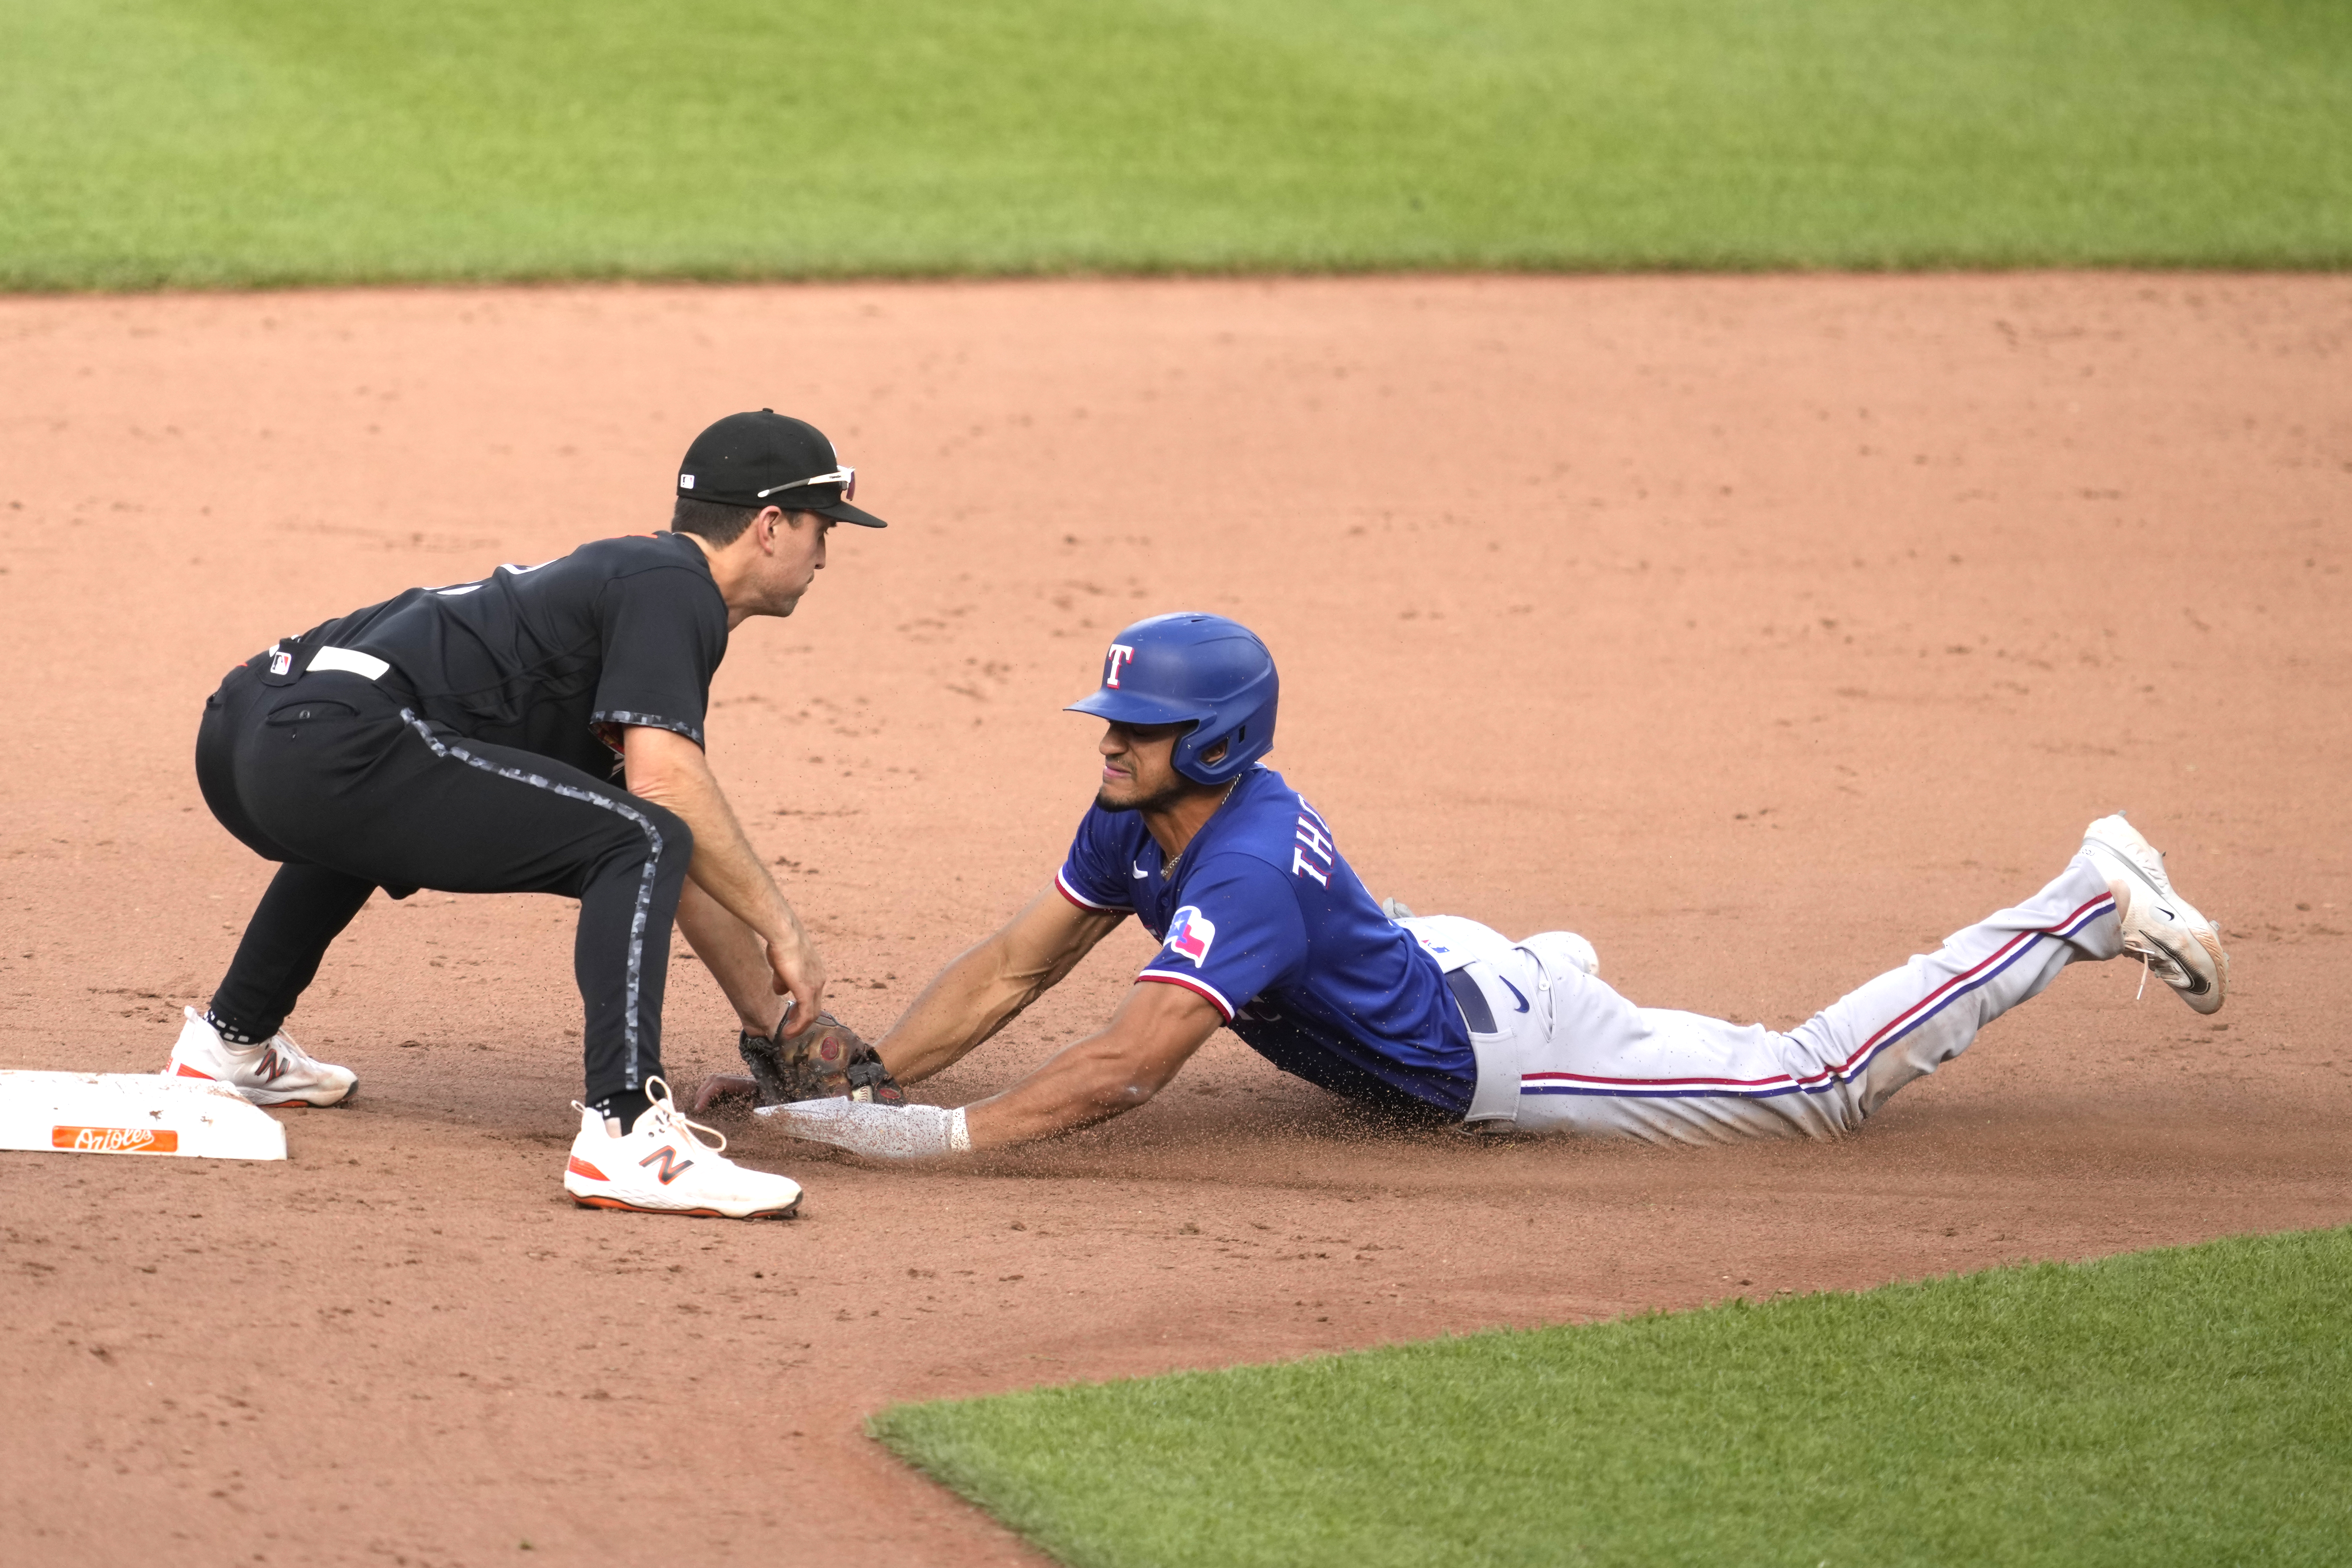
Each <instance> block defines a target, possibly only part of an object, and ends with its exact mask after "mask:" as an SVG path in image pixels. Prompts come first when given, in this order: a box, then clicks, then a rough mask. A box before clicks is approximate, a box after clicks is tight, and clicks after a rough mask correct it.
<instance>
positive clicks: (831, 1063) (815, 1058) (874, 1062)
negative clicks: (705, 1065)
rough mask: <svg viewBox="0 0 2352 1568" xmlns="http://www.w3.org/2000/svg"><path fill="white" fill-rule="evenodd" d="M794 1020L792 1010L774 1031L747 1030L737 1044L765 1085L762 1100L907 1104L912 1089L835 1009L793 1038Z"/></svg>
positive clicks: (770, 1102) (764, 1102)
mask: <svg viewBox="0 0 2352 1568" xmlns="http://www.w3.org/2000/svg"><path fill="white" fill-rule="evenodd" d="M791 1021H792V1014H791V1013H790V1012H789V1011H787V1012H786V1013H785V1015H784V1018H783V1020H782V1022H780V1023H778V1024H777V1025H776V1032H775V1033H774V1034H772V1035H758V1034H753V1033H751V1031H750V1030H745V1031H743V1033H742V1034H741V1035H740V1037H739V1038H738V1039H737V1040H736V1042H735V1046H736V1049H737V1050H738V1051H741V1052H742V1053H743V1063H744V1065H745V1066H747V1067H749V1068H750V1069H751V1076H752V1078H753V1079H754V1080H755V1081H756V1082H758V1084H759V1086H760V1091H759V1103H761V1104H762V1105H789V1104H792V1103H794V1102H795V1101H800V1100H828V1099H831V1098H833V1097H834V1096H835V1095H837V1094H838V1095H845V1096H847V1097H848V1098H850V1099H852V1100H866V1101H872V1102H873V1103H877V1104H881V1105H904V1104H905V1103H907V1092H906V1091H905V1090H903V1089H901V1088H899V1087H898V1080H897V1079H895V1078H892V1077H891V1076H890V1071H889V1069H887V1068H886V1067H884V1066H883V1065H882V1059H881V1058H880V1057H879V1056H877V1055H876V1054H875V1053H874V1048H873V1047H872V1046H870V1045H868V1044H866V1042H865V1041H864V1040H860V1039H858V1038H857V1031H856V1030H854V1029H851V1028H850V1027H849V1026H848V1025H847V1024H845V1023H844V1022H842V1021H841V1020H840V1019H837V1018H835V1017H834V1016H833V1015H832V1014H831V1013H819V1014H817V1015H816V1022H815V1024H814V1026H813V1027H811V1028H810V1029H809V1030H808V1031H807V1032H806V1033H804V1034H800V1035H796V1036H790V1037H788V1036H786V1035H785V1033H784V1026H785V1024H788V1023H790V1022H791Z"/></svg>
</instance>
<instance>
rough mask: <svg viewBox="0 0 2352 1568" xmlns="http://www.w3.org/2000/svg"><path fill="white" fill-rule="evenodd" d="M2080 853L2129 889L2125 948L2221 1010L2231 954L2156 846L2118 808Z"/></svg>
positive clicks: (2096, 825)
mask: <svg viewBox="0 0 2352 1568" xmlns="http://www.w3.org/2000/svg"><path fill="white" fill-rule="evenodd" d="M2083 852H2084V854H2086V855H2088V856H2090V857H2091V860H2092V862H2094V863H2095V864H2096V865H2097V866H2098V867H2099V868H2100V869H2101V870H2103V871H2105V873H2107V879H2108V880H2109V881H2110V882H2115V883H2122V884H2123V887H2124V889H2125V891H2126V893H2127V894H2129V896H2128V897H2127V898H2126V900H2125V901H2124V909H2123V928H2124V951H2125V952H2126V953H2128V954H2130V955H2131V956H2134V957H2136V958H2137V959H2139V960H2140V961H2141V962H2142V963H2144V964H2146V965H2147V968H2148V971H2149V972H2150V973H2152V974H2153V975H2155V976H2156V977H2157V978H2158V979H2159V980H2162V981H2163V982H2164V983H2165V984H2166V985H2168V986H2170V987H2171V988H2173V989H2174V990H2176V991H2179V993H2180V999H2181V1000H2182V1001H2185V1002H2187V1003H2188V1004H2189V1006H2190V1007H2192V1008H2194V1009H2197V1010H2198V1011H2199V1012H2200V1013H2213V1012H2220V1011H2221V1003H2222V1002H2223V1001H2224V1000H2225V999H2226V998H2228V996H2229V991H2230V956H2229V955H2228V954H2226V953H2224V952H2223V951H2221V927H2219V926H2217V925H2214V924H2213V923H2212V922H2211V921H2210V920H2208V919H2206V918H2205V916H2204V915H2200V914H2199V913H2198V911H2197V907H2196V905H2194V904H2190V903H2189V901H2188V900H2187V899H2185V898H2183V897H2181V896H2180V895H2179V894H2177V893H2175V892H2173V891H2172V882H2171V879H2170V878H2168V877H2167V876H2166V875H2165V874H2164V856H2163V855H2161V854H2159V853H2158V852H2157V848H2156V846H2155V845H2154V844H2151V843H2149V842H2148V841H2147V840H2146V839H2144V838H2142V837H2141V836H2140V832H2139V830H2138V829H2137V828H2135V827H2133V826H2132V825H2131V824H2130V823H2129V822H2126V821H2124V814H2123V813H2122V812H2121V811H2118V812H2116V814H2115V815H2114V816H2112V817H2101V818H2100V819H2099V820H2098V821H2095V822H2093V823H2092V824H2091V825H2090V827H2089V828H2088V829H2087V830H2085V831H2084V834H2083Z"/></svg>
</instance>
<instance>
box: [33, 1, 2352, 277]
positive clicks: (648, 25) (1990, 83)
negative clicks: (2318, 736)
mask: <svg viewBox="0 0 2352 1568" xmlns="http://www.w3.org/2000/svg"><path fill="white" fill-rule="evenodd" d="M2347 259H2352V5H2347V4H2345V3H2344V0H2066V3H2064V4H2051V3H2049V0H1769V3H1765V0H1453V3H1450V4H1433V3H1428V0H1419V3H1416V0H990V3H988V4H972V3H971V0H859V3H857V4H847V3H843V0H799V3H793V0H660V3H656V0H495V3H483V0H404V3H403V4H400V5H354V4H339V3H333V0H325V3H322V0H8V3H7V4H6V5H0V287H11V288H78V287H146V286H152V285H236V284H249V283H265V284H267V283H291V282H307V281H335V280H381V279H392V278H423V279H431V278H471V277H619V276H667V277H795V276H825V275H850V274H867V275H877V274H884V275H887V274H933V273H948V272H981V273H995V272H1003V273H1024V272H1038V271H1065V270H1070V269H1106V270H1118V271H1127V270H1139V271H1152V270H1164V269H1199V270H1224V269H1252V270H1292V269H1323V268H1374V267H1379V268H1391V267H1538V268H1553V267H1568V268H1620V267H1717V268H1721V267H1939V266H1954V265H1957V266H1969V267H1975V266H1992V267H2004V266H2017V265H2042V264H2058V265H2075V264H2110V263H2139V264H2153V265H2164V266H2171V265H2195V266H2248V267H2338V266H2342V265H2344V264H2345V263H2346V262H2347Z"/></svg>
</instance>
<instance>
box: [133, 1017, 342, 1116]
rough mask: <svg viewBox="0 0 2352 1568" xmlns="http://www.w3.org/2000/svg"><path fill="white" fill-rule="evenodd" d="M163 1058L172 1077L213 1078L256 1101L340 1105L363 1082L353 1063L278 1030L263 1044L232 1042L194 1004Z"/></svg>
mask: <svg viewBox="0 0 2352 1568" xmlns="http://www.w3.org/2000/svg"><path fill="white" fill-rule="evenodd" d="M180 1010H181V1011H182V1012H184V1013H185V1014H186V1015H187V1019H188V1021H187V1022H186V1023H184V1024H183V1025H182V1026H181V1028H180V1038H179V1040H177V1041H176V1042H174V1043H173V1047H172V1059H171V1060H170V1061H167V1062H165V1063H164V1064H163V1075H164V1076H165V1077H167V1078H209V1079H212V1080H214V1081H215V1082H221V1083H226V1084H227V1085H228V1086H229V1087H230V1088H232V1089H234V1090H236V1092H238V1093H240V1094H242V1095H244V1096H245V1097H246V1098H247V1100H249V1101H251V1102H252V1103H255V1104H256V1105H283V1106H288V1107H292V1106H297V1105H304V1106H308V1105H340V1104H341V1103H343V1102H344V1101H346V1100H348V1099H350V1098H351V1097H352V1091H354V1090H356V1089H357V1088H358V1087H359V1086H360V1075H359V1074H358V1073H356V1072H353V1071H352V1070H351V1069H350V1068H348V1067H337V1066H336V1065H335V1064H334V1063H333V1062H331V1061H320V1060H319V1059H318V1058H317V1057H315V1056H312V1055H311V1054H310V1052H309V1051H305V1050H303V1049H302V1048H301V1047H300V1046H299V1045H297V1044H295V1043H294V1040H293V1038H292V1037H291V1036H289V1034H287V1032H286V1031H285V1030H282V1029H281V1030H278V1032H277V1033H276V1034H273V1035H271V1036H270V1037H269V1038H268V1040H263V1041H262V1042H261V1043H260V1044H259V1045H231V1044H230V1043H229V1042H228V1041H226V1040H223V1039H222V1038H221V1037H220V1031H219V1030H215V1028H213V1026H212V1025H210V1024H208V1023H206V1022H205V1015H204V1014H202V1013H200V1012H198V1011H197V1010H196V1009H194V1008H183V1009H180Z"/></svg>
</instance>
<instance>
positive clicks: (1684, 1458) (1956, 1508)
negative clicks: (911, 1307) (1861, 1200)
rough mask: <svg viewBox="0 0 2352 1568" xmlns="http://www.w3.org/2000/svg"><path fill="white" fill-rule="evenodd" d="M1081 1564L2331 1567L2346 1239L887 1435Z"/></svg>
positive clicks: (2339, 1555)
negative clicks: (1932, 1564) (2287, 1564)
mask: <svg viewBox="0 0 2352 1568" xmlns="http://www.w3.org/2000/svg"><path fill="white" fill-rule="evenodd" d="M873 1430H874V1432H875V1434H876V1435H877V1436H878V1437H880V1438H881V1439H882V1440H883V1441H884V1442H886V1443H887V1444H888V1445H890V1447H891V1448H894V1449H896V1450H897V1451H898V1453H900V1454H901V1455H903V1456H905V1457H906V1458H908V1459H910V1460H912V1461H913V1462H914V1463H916V1464H918V1465H919V1466H920V1467H922V1468H923V1469H926V1470H928V1471H929V1472H930V1473H931V1474H932V1475H934V1476H936V1477H938V1478H939V1479H941V1480H943V1481H945V1482H946V1483H947V1484H948V1485H950V1486H951V1487H953V1488H955V1489H956V1490H958V1491H960V1492H962V1493H963V1494H964V1495H965V1496H967V1497H969V1498H971V1499H972V1500H975V1501H977V1502H979V1503H980V1504H981V1505H982V1506H983V1507H985V1508H987V1509H988V1510H989V1511H991V1512H992V1513H994V1514H996V1515H997V1516H998V1517H999V1518H1000V1519H1002V1520H1003V1521H1005V1522H1006V1523H1008V1524H1010V1525H1011V1526H1012V1527H1013V1528H1014V1529H1015V1530H1018V1531H1022V1532H1023V1533H1024V1534H1025V1535H1027V1536H1029V1537H1030V1538H1031V1539H1032V1540H1034V1541H1035V1542H1037V1543H1038V1544H1040V1545H1041V1546H1043V1547H1044V1548H1045V1550H1047V1551H1048V1552H1053V1553H1054V1554H1055V1556H1057V1557H1059V1558H1061V1559H1062V1560H1063V1561H1065V1562H1066V1563H1074V1564H1083V1565H1086V1568H1143V1565H1146V1564H1150V1565H1153V1568H1172V1565H1189V1564H1200V1565H1202V1568H1208V1565H1211V1564H1216V1565H1221V1568H1234V1565H1244V1564H1261V1563H1262V1564H1287V1565H1304V1564H1324V1563H1328V1564H1335V1565H1343V1568H1384V1565H1388V1564H1395V1565H1398V1568H1404V1565H1408V1564H1410V1565H1412V1568H1441V1565H1445V1564H1456V1563H1459V1564H1471V1563H1476V1564H1503V1563H1642V1564H1654V1563H1801V1564H1805V1565H1806V1568H1811V1565H1812V1564H1815V1563H1823V1562H1826V1563H1832V1564H1840V1563H1843V1564H1862V1563H1869V1564H1892V1563H1923V1564H1925V1563H1934V1564H1952V1563H2069V1564H2076V1563H2090V1564H2105V1563H2113V1564H2117V1565H2126V1564H2128V1565H2131V1568H2145V1565H2147V1564H2150V1563H2315V1564H2317V1563H2342V1562H2343V1561H2344V1560H2345V1556H2346V1552H2347V1542H2352V1230H2330V1231H2321V1232H2312V1233H2305V1234H2294V1235H2285V1236H2273V1237H2259V1238H2249V1239H2235V1240H2228V1241H2220V1242H2215V1243H2212V1244H2210V1245H2207V1246H2201V1247H2191V1248H2183V1249H2173V1250H2166V1251H2158V1252H2145V1253H2138V1254H2134V1255H2129V1256H2126V1257H2119V1258H2111V1259H2107V1260H2102V1261H2099V1262H2095V1263H2090V1264H2082V1265H2059V1264H2045V1265H2037V1266H2032V1267H2024V1268H2015V1269H2003V1270H1993V1271H1990V1272H1987V1273H1981V1274H1974V1275H1968V1276H1962V1277H1958V1278H1952V1279H1944V1280H1936V1281H1927V1282H1925V1283H1919V1284H1907V1285H1896V1286H1889V1287H1887V1288H1885V1289H1882V1290H1875V1291H1866V1292H1864V1293H1861V1294H1855V1295H1819V1296H1808V1297H1801V1298H1795V1299H1791V1300H1787V1301H1780V1302H1777V1303H1774V1304H1770V1305H1762V1306H1750V1305H1746V1304H1738V1303H1735V1304H1731V1305H1727V1306H1721V1307H1717V1308H1711V1309H1708V1310H1705V1311H1700V1312H1685V1313H1679V1314H1675V1315H1671V1316H1669V1315H1652V1316H1645V1317H1640V1318H1634V1319H1630V1320H1626V1321H1622V1322H1613V1323H1608V1324H1600V1325H1593V1326H1589V1327H1580V1328H1559V1329H1545V1330H1538V1331H1533V1332H1513V1333H1483V1334H1477V1335H1473V1336H1469V1337H1465V1338H1459V1339H1447V1340H1441V1341H1438V1342H1435V1343H1423V1344H1412V1345H1403V1346H1399V1347H1395V1348H1391V1349H1384V1350H1376V1351H1368V1352H1362V1353H1359V1354H1348V1355H1338V1356H1324V1357H1318V1358H1316V1359H1313V1360H1309V1361H1302V1362H1296V1363H1292V1364H1287V1365H1281V1366H1258V1367H1242V1368H1236V1369H1233V1370H1230V1371H1224V1372H1215V1373H1192V1374H1182V1375H1172V1376H1167V1377H1160V1378H1151V1379H1145V1380H1140V1381H1134V1382H1127V1383H1116V1384H1108V1385H1082V1386H1072V1387H1063V1388H1049V1389H1042V1390H1038V1391H1034V1392H1031V1393H1024V1394H1014V1395H1006V1396H996V1397H992V1398H985V1399H975V1400H969V1401H961V1402H949V1403H940V1404H931V1405H919V1406H898V1407H897V1408H894V1409H891V1410H888V1411H886V1412H884V1413H883V1414H882V1415H881V1416H878V1417H877V1418H876V1419H875V1421H874V1423H873Z"/></svg>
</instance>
